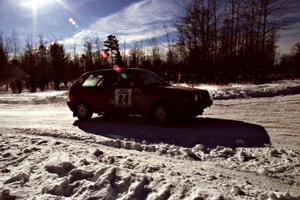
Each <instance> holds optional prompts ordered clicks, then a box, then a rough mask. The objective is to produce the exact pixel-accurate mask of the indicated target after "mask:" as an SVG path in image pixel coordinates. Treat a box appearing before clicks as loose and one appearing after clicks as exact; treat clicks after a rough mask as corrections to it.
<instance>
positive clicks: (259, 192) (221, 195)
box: [0, 129, 300, 200]
mask: <svg viewBox="0 0 300 200" xmlns="http://www.w3.org/2000/svg"><path fill="white" fill-rule="evenodd" d="M23 131H24V132H23V133H17V132H15V133H11V134H10V133H7V134H3V133H0V160H1V162H0V169H1V171H0V173H1V176H0V199H1V200H2V199H120V200H121V199H122V200H131V199H147V200H162V199H264V200H288V199H295V200H298V199H299V198H300V197H299V196H295V195H294V194H293V193H289V190H288V191H286V190H285V189H280V190H278V191H277V189H273V188H272V187H271V189H268V190H265V189H263V188H262V187H264V185H262V183H260V184H258V183H255V182H252V183H251V182H250V181H251V180H263V177H267V178H273V175H277V176H278V174H280V176H278V177H276V178H277V179H278V180H282V181H283V182H285V181H286V180H289V178H288V179H286V177H287V176H290V178H293V177H294V178H295V180H296V178H297V177H299V176H298V175H297V174H298V172H299V156H300V153H299V152H297V151H288V150H283V149H275V148H271V147H267V148H255V149H250V148H249V149H247V148H238V149H232V148H226V147H217V148H214V149H207V148H206V147H205V146H203V145H200V144H199V145H196V146H195V147H193V148H182V147H177V146H174V145H166V144H157V145H156V146H155V148H149V149H148V148H146V146H151V145H150V144H145V143H144V144H142V143H137V142H134V141H121V140H111V141H119V142H117V143H113V142H110V143H108V142H104V140H103V139H101V137H97V136H93V137H86V138H82V137H80V136H78V138H76V137H75V136H72V137H66V136H67V133H60V134H59V133H58V132H57V133H55V132H48V133H47V132H46V131H45V132H43V133H42V132H39V131H38V130H37V129H36V130H34V129H32V130H23ZM43 134H44V135H45V136H42V135H43ZM56 134H57V135H56ZM57 136H60V137H57ZM80 138H81V140H80ZM101 141H102V142H101ZM106 141H107V140H106ZM134 143H136V144H134ZM11 144H13V145H11ZM102 144H105V145H107V146H104V145H102ZM116 144H118V146H116V147H117V148H114V147H115V145H116ZM110 145H112V146H114V147H111V146H110ZM122 148H125V149H130V148H131V149H132V150H131V151H125V150H124V149H122ZM148 150H149V151H150V153H149V152H147V151H148ZM153 150H154V151H155V152H152V151H153ZM241 160H243V162H241ZM220 166H222V167H220ZM261 168H265V169H266V170H265V171H267V172H270V173H264V174H260V173H259V171H260V169H261ZM224 169H225V170H224ZM227 169H229V170H227ZM275 169H276V171H275ZM272 170H273V171H274V172H273V173H272ZM242 172H245V175H244V176H245V177H247V178H246V179H244V178H243V176H238V174H240V173H242ZM232 173H237V174H236V175H231V174H232ZM281 175H282V176H281ZM251 176H255V178H254V179H251ZM257 177H259V178H257ZM266 180H268V179H266ZM271 181H272V180H271ZM277 182H278V181H277ZM268 183H270V181H269V182H268ZM268 183H267V182H265V185H267V184H268ZM275 183H276V182H275ZM290 184H291V185H290ZM283 185H284V184H283ZM285 185H287V184H285ZM292 185H293V186H294V187H298V186H299V181H297V180H296V182H295V183H294V184H292V183H289V184H288V186H292ZM280 186H281V185H280ZM278 187H279V186H278V185H277V188H278ZM264 188H266V187H264ZM274 190H275V191H276V192H275V191H274ZM297 193H299V192H297Z"/></svg>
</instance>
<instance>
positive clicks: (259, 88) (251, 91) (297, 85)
mask: <svg viewBox="0 0 300 200" xmlns="http://www.w3.org/2000/svg"><path fill="white" fill-rule="evenodd" d="M178 85H179V86H184V87H194V88H199V89H206V90H208V91H209V93H210V95H211V97H212V98H213V99H220V100H221V99H237V98H256V97H274V96H280V95H292V94H300V80H299V79H298V80H282V81H276V82H273V83H267V84H259V85H254V84H230V85H205V84H204V85H187V84H178Z"/></svg>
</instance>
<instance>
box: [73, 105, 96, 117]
mask: <svg viewBox="0 0 300 200" xmlns="http://www.w3.org/2000/svg"><path fill="white" fill-rule="evenodd" d="M75 112H76V116H77V118H78V119H79V120H88V119H91V117H92V115H93V112H92V110H91V109H90V107H89V106H88V105H87V104H86V103H79V104H78V105H77V106H76V111H75Z"/></svg>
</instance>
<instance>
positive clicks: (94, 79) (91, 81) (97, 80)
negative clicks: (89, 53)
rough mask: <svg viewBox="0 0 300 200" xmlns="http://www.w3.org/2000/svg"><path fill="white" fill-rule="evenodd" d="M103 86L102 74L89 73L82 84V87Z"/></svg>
mask: <svg viewBox="0 0 300 200" xmlns="http://www.w3.org/2000/svg"><path fill="white" fill-rule="evenodd" d="M96 86H103V76H102V75H100V74H99V75H90V76H89V77H88V78H87V79H86V80H85V81H84V82H83V84H82V87H96Z"/></svg>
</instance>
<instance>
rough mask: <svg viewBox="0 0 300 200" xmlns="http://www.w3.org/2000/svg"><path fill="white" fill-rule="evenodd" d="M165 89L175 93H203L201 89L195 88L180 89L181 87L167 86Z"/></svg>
mask: <svg viewBox="0 0 300 200" xmlns="http://www.w3.org/2000/svg"><path fill="white" fill-rule="evenodd" d="M165 88H166V89H169V90H176V91H186V92H199V91H204V90H201V89H197V88H189V87H182V86H167V87H165Z"/></svg>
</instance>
